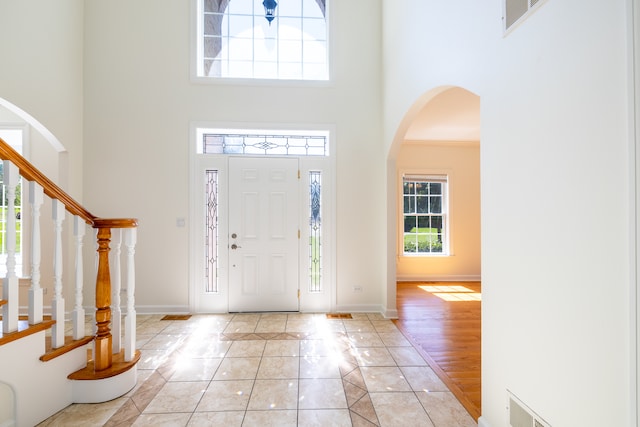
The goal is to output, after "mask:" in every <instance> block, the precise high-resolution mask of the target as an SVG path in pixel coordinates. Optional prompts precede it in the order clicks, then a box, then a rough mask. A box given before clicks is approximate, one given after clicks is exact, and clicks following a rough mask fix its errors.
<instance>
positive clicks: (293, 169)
mask: <svg viewBox="0 0 640 427" xmlns="http://www.w3.org/2000/svg"><path fill="white" fill-rule="evenodd" d="M228 182H229V229H228V233H229V311H230V312H241V311H298V310H299V299H298V288H299V285H298V277H299V272H298V269H299V266H298V263H299V255H298V251H299V237H298V234H299V224H298V222H299V217H300V214H299V210H298V209H299V198H300V196H299V177H298V159H297V158H265V157H263V158H253V157H231V158H229V181H228Z"/></svg>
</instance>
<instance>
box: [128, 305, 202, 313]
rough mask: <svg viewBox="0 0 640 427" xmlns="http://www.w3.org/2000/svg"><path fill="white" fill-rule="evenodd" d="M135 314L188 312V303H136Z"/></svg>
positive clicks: (189, 311)
mask: <svg viewBox="0 0 640 427" xmlns="http://www.w3.org/2000/svg"><path fill="white" fill-rule="evenodd" d="M136 313H137V314H189V313H191V310H190V309H189V306H188V305H136Z"/></svg>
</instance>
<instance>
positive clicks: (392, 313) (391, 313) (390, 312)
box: [380, 307, 398, 319]
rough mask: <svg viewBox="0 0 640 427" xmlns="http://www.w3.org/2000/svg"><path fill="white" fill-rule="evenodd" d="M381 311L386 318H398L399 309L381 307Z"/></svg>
mask: <svg viewBox="0 0 640 427" xmlns="http://www.w3.org/2000/svg"><path fill="white" fill-rule="evenodd" d="M380 313H381V314H382V316H384V318H385V319H397V318H398V310H394V309H390V308H389V309H385V308H384V307H382V308H381V309H380Z"/></svg>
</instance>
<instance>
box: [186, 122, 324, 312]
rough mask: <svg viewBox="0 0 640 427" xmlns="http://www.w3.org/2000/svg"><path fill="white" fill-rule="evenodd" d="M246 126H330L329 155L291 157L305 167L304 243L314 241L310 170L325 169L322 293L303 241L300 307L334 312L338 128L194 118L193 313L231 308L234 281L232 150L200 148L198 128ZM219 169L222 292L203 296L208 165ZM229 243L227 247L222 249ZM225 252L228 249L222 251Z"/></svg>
mask: <svg viewBox="0 0 640 427" xmlns="http://www.w3.org/2000/svg"><path fill="white" fill-rule="evenodd" d="M229 128H233V129H245V130H246V131H247V133H248V134H249V133H251V132H252V130H255V129H260V130H264V129H273V130H274V132H275V131H282V130H283V129H287V130H295V131H301V130H310V131H318V130H320V131H326V132H328V134H329V138H328V140H329V144H330V149H329V155H328V156H323V157H321V156H290V157H295V158H297V159H298V162H299V168H300V177H301V179H300V186H299V188H300V198H299V200H300V203H301V209H300V219H299V224H300V231H301V236H300V242H305V241H308V240H309V229H308V226H307V227H305V225H308V223H309V218H308V211H309V205H310V197H309V191H308V188H309V172H311V171H321V172H322V216H323V222H322V237H323V244H322V272H323V274H322V278H323V279H322V283H323V290H322V292H315V293H312V292H310V291H309V287H308V285H307V284H308V268H309V257H308V251H305V249H304V246H303V245H302V243H300V250H299V252H298V253H299V262H298V264H299V267H300V268H299V279H298V283H299V289H300V300H299V310H300V312H331V311H334V310H335V308H336V287H337V285H336V269H335V265H336V251H335V241H336V227H335V224H336V203H335V201H336V191H335V149H334V144H333V141H335V129H334V127H332V126H322V127H319V126H300V125H284V124H283V125H277V126H275V127H274V126H273V125H270V126H268V127H267V126H264V125H262V124H261V125H259V126H251V127H249V126H248V125H247V124H246V123H243V124H241V125H240V124H229V123H224V124H220V123H212V122H194V123H192V124H191V126H190V131H191V132H190V134H191V137H190V142H191V143H190V144H189V145H188V146H189V162H190V168H189V169H190V178H189V224H188V225H189V309H190V312H192V313H228V311H229V285H228V283H229V282H228V279H229V277H228V273H229V268H228V256H227V252H226V251H227V248H228V246H229V230H228V215H229V212H228V206H229V199H228V188H229V186H228V167H229V162H228V158H229V157H230V156H229V155H217V154H215V155H214V154H202V153H198V151H197V148H196V145H197V135H198V130H199V129H229ZM212 169H213V170H217V171H218V206H219V208H218V236H219V237H218V248H219V254H218V285H219V287H218V292H217V293H215V294H207V295H204V293H203V292H201V286H203V280H202V279H203V277H204V273H203V272H204V257H203V252H204V251H203V248H204V240H205V239H204V235H203V234H204V233H202V232H201V231H202V230H204V223H205V222H204V221H205V219H204V217H205V215H204V194H205V192H204V179H203V177H204V172H205V171H206V170H212ZM223 248H224V250H222V249H223ZM223 252H224V254H223Z"/></svg>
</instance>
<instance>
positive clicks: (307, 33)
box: [302, 18, 327, 40]
mask: <svg viewBox="0 0 640 427" xmlns="http://www.w3.org/2000/svg"><path fill="white" fill-rule="evenodd" d="M302 31H303V33H302V37H303V38H304V39H307V40H326V39H327V35H326V34H327V24H326V21H325V20H324V19H308V18H305V19H303V21H302Z"/></svg>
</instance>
